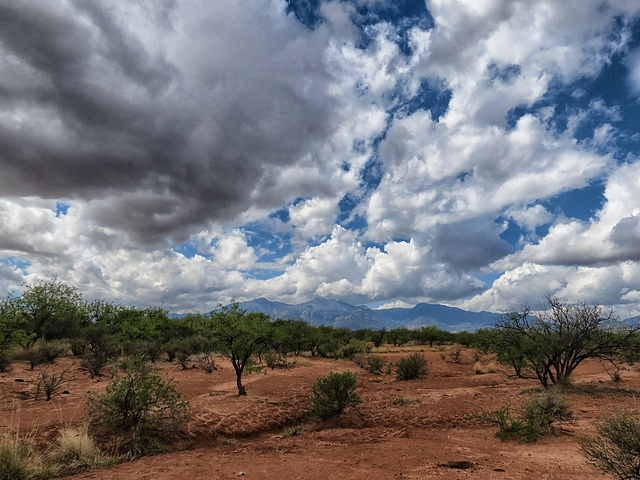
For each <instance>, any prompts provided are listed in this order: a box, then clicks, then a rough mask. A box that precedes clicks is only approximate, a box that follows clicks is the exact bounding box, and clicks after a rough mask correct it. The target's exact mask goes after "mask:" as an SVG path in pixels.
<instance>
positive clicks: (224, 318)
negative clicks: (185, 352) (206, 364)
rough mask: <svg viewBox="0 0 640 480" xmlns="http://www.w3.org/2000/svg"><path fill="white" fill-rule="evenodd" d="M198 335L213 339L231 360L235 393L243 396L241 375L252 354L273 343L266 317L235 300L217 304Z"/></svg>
mask: <svg viewBox="0 0 640 480" xmlns="http://www.w3.org/2000/svg"><path fill="white" fill-rule="evenodd" d="M201 328H202V334H203V335H204V336H205V337H207V338H210V339H212V340H213V341H215V342H216V345H217V348H216V349H217V350H218V351H219V352H220V353H221V354H222V355H224V356H226V357H228V358H229V360H231V364H232V365H233V369H234V370H235V373H236V386H237V387H238V395H246V393H247V391H246V389H245V387H244V385H243V384H242V375H243V374H244V372H245V370H246V369H247V368H248V367H250V366H251V365H252V364H253V360H252V358H251V357H252V356H253V355H257V354H258V353H260V352H262V351H263V350H266V349H268V348H269V347H271V346H272V344H273V329H272V326H271V322H270V321H269V316H268V315H265V314H264V313H253V312H251V313H249V312H247V311H245V310H241V309H240V308H239V306H238V304H237V303H234V304H233V305H231V306H222V305H221V306H219V308H218V310H216V311H214V312H211V314H210V316H209V318H208V319H207V320H206V321H205V322H203V325H202V326H201Z"/></svg>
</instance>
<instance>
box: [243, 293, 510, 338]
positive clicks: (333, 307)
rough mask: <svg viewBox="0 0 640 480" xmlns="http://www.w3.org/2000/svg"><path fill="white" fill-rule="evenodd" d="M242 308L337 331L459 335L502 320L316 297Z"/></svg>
mask: <svg viewBox="0 0 640 480" xmlns="http://www.w3.org/2000/svg"><path fill="white" fill-rule="evenodd" d="M239 306H240V308H242V309H243V310H246V311H248V312H263V313H266V314H267V315H269V316H270V317H271V318H273V319H276V318H281V319H287V320H304V321H305V322H307V323H309V324H310V325H331V326H333V327H336V328H349V329H351V330H359V329H363V328H371V329H373V330H379V329H381V328H386V329H387V330H391V329H394V328H400V327H406V328H418V327H421V326H423V325H435V326H436V327H438V328H439V329H441V330H446V331H449V332H458V331H462V330H467V331H475V330H477V329H479V328H490V327H492V326H493V325H494V324H495V323H496V321H497V320H498V319H499V318H500V314H499V313H491V312H469V311H466V310H462V309H460V308H455V307H447V306H446V305H436V304H429V303H419V304H417V305H416V306H415V307H413V308H389V309H385V310H372V309H371V308H369V307H367V306H366V305H358V306H356V305H351V304H349V303H346V302H341V301H337V300H326V299H320V298H316V299H314V300H311V301H310V302H306V303H301V304H298V305H289V304H287V303H282V302H272V301H269V300H267V299H265V298H258V299H256V300H250V301H247V302H240V304H239Z"/></svg>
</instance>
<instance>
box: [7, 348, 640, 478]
mask: <svg viewBox="0 0 640 480" xmlns="http://www.w3.org/2000/svg"><path fill="white" fill-rule="evenodd" d="M418 350H419V349H418ZM424 350H425V352H424V354H425V357H426V358H427V360H428V362H429V371H430V373H429V375H427V376H426V377H424V378H421V379H418V380H414V381H398V380H396V378H395V376H394V375H392V374H382V375H374V374H369V373H366V372H365V371H364V370H362V369H360V368H358V367H357V366H356V365H355V364H354V363H353V362H351V361H348V360H339V361H335V360H326V359H309V358H305V359H303V360H302V361H300V363H301V365H299V366H296V367H294V368H291V369H288V370H285V369H276V370H268V369H267V370H265V372H266V373H258V374H252V375H250V376H247V377H246V378H245V385H246V387H247V392H248V395H246V396H242V397H239V396H238V395H237V391H236V388H235V378H234V374H233V369H232V368H231V365H230V364H228V363H227V361H226V360H223V359H220V360H219V361H218V370H217V371H214V372H213V373H212V374H207V373H205V372H204V371H202V370H199V369H187V370H181V369H180V367H178V366H177V365H175V364H168V363H160V364H159V367H160V370H161V371H162V373H163V374H164V375H166V376H167V377H171V378H174V379H175V380H176V382H177V384H178V387H179V389H180V390H181V392H182V393H183V394H184V396H185V397H186V398H187V399H188V400H189V401H190V403H191V418H190V420H189V422H188V423H187V424H186V425H185V426H184V428H183V431H182V432H181V434H180V435H179V436H178V438H177V439H176V441H175V442H174V444H173V447H174V448H175V449H176V450H177V451H174V452H171V453H165V454H162V455H157V456H153V457H146V458H141V459H138V460H135V461H133V462H127V463H123V464H119V465H115V466H112V467H108V468H104V469H99V470H93V471H90V472H87V473H83V474H80V475H75V476H73V477H66V478H67V480H71V479H73V480H85V479H95V480H115V479H136V480H147V479H148V480H165V479H166V480H176V479H189V480H197V479H203V480H204V479H207V480H208V479H231V478H239V477H244V478H254V479H271V478H274V479H276V478H277V479H310V480H311V479H345V478H349V479H389V478H409V479H432V478H433V479H436V478H443V479H505V480H506V479H510V480H511V479H515V480H518V479H527V480H528V479H532V478H534V479H536V480H543V479H568V480H570V479H576V480H578V479H580V480H585V479H591V478H594V479H595V478H603V476H602V474H601V473H600V472H599V471H597V470H595V469H594V468H593V467H591V466H589V465H587V464H586V462H585V461H584V459H583V457H582V455H581V454H580V450H579V447H578V443H577V440H578V439H579V438H580V437H581V436H582V435H585V434H588V433H590V432H591V431H592V427H591V423H592V421H593V420H594V419H596V418H600V417H601V416H603V415H604V414H605V413H606V412H607V411H609V410H611V409H612V408H615V407H616V406H621V405H626V406H630V407H636V406H637V405H636V400H635V396H634V395H632V394H630V393H629V391H630V390H633V389H639V390H640V374H639V373H638V372H636V371H635V370H631V369H630V370H628V371H623V372H622V381H621V382H616V383H614V382H612V381H611V379H610V377H609V375H608V374H607V373H606V372H605V369H604V367H603V365H602V364H600V363H599V362H595V361H594V362H589V363H587V364H585V365H584V366H581V368H580V369H579V371H578V372H576V374H575V376H574V382H575V384H576V385H577V386H585V385H586V386H588V388H583V389H580V388H576V389H573V390H569V391H567V392H566V393H565V394H564V395H565V396H566V398H567V399H568V401H569V403H570V405H571V407H572V409H573V411H574V414H575V417H576V422H575V423H574V424H571V425H568V426H565V427H563V428H562V430H560V431H559V432H557V434H556V435H551V436H548V437H545V438H543V439H542V440H541V441H540V442H538V443H535V444H527V443H518V442H515V441H509V442H501V441H500V440H499V439H497V438H496V437H495V431H496V429H495V427H494V426H492V425H490V424H487V423H485V422H484V421H482V420H480V418H479V413H480V412H481V411H482V409H484V410H485V411H491V410H495V409H496V408H498V407H500V406H502V405H507V404H508V405H512V406H517V405H518V404H519V403H521V402H522V401H524V399H525V398H526V394H525V393H523V391H526V390H527V389H531V388H535V387H537V386H538V382H537V381H536V380H534V379H517V378H514V377H512V376H509V375H508V373H510V371H509V369H508V368H507V367H505V366H500V367H499V368H500V369H501V371H499V372H498V373H491V374H484V375H475V374H474V368H473V364H474V362H475V358H474V355H473V352H472V351H469V350H467V351H464V352H463V354H462V359H461V363H453V362H452V361H451V358H449V357H447V356H446V355H443V352H441V351H439V350H438V349H436V348H425V349H424ZM381 355H382V356H384V357H385V358H386V359H387V360H391V361H396V360H397V359H399V358H400V357H402V356H404V355H408V353H385V354H381ZM443 357H444V358H443ZM489 360H490V357H483V358H482V359H481V361H482V362H483V363H484V364H485V365H486V364H487V363H488V362H489ZM71 363H72V359H69V358H66V359H62V360H60V361H59V362H58V364H57V365H53V366H49V367H48V368H49V369H50V370H51V371H57V370H62V369H64V368H67V367H69V366H70V365H71ZM344 370H352V371H354V372H357V373H358V389H357V393H358V394H359V395H360V397H361V398H362V404H361V408H360V412H356V411H352V412H349V413H347V414H345V415H344V416H343V418H342V420H341V424H342V428H336V424H335V421H328V422H326V423H316V422H313V421H309V420H306V419H305V413H306V412H307V410H308V409H309V407H310V404H311V385H313V383H314V382H315V380H316V378H317V377H319V376H325V375H327V374H328V373H329V372H330V371H344ZM36 376H37V372H35V371H30V370H29V369H28V367H27V366H26V365H23V364H16V365H15V367H14V371H13V372H11V373H3V374H0V411H1V420H0V428H2V429H4V430H7V429H13V430H15V429H19V430H20V431H21V432H24V434H26V435H30V436H32V437H33V438H34V439H36V440H38V439H40V442H41V444H46V442H50V441H51V439H52V438H53V437H54V436H55V432H56V431H57V429H58V428H59V427H60V426H68V425H71V424H74V423H80V422H82V421H83V417H84V415H85V413H84V404H85V401H86V395H87V392H88V391H90V390H92V391H97V392H101V391H104V388H105V387H106V385H107V383H108V377H103V378H102V379H101V380H100V381H95V380H91V379H90V378H89V375H88V374H87V372H85V371H83V370H82V369H80V368H79V367H77V366H74V367H73V368H72V369H71V370H70V372H69V374H68V381H67V382H66V383H65V384H64V387H63V390H64V391H65V392H64V393H60V394H58V395H56V396H55V397H54V398H53V399H52V400H51V401H50V402H46V401H44V400H35V399H34V398H33V395H32V394H33V391H34V388H35V387H34V384H33V382H34V381H35V379H36Z"/></svg>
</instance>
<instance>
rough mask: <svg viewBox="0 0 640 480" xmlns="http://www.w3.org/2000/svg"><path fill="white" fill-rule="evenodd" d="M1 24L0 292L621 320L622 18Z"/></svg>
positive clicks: (633, 260)
mask: <svg viewBox="0 0 640 480" xmlns="http://www.w3.org/2000/svg"><path fill="white" fill-rule="evenodd" d="M636 4H637V2H633V1H627V0H618V1H605V2H603V1H601V0H566V1H563V2H558V1H556V0H527V1H524V0H522V1H518V0H486V1H481V0H447V1H445V0H427V1H426V2H424V1H411V0H403V1H397V0H396V1H391V0H389V1H386V0H351V1H339V0H332V1H321V0H289V1H285V0H247V1H246V2H216V1H212V0H190V1H187V0H159V1H156V2H142V3H138V2H133V3H132V2H127V1H124V0H110V1H107V2H105V1H102V0H100V1H98V0H95V1H91V0H89V1H86V2H74V1H66V0H52V1H48V2H42V1H40V0H24V1H21V2H12V3H9V4H5V5H0V70H1V71H2V72H3V75H2V76H1V78H0V289H1V290H2V292H4V294H9V293H10V292H13V291H17V290H19V289H20V288H21V285H22V284H24V283H25V282H26V283H31V282H35V281H37V280H39V279H49V278H52V277H53V276H57V277H58V278H59V279H60V280H63V281H65V282H68V283H70V284H73V285H75V286H77V287H78V288H79V290H80V291H81V292H82V293H83V294H84V295H85V297H86V298H88V299H93V298H106V299H109V300H112V301H115V302H119V303H125V304H136V305H141V306H146V305H163V306H164V307H165V308H167V309H169V310H170V311H175V312H186V311H193V310H201V311H206V310H207V309H210V308H213V307H214V306H215V305H217V304H218V303H219V302H227V301H229V299H231V298H232V297H235V298H236V299H238V300H248V299H253V298H257V297H266V298H268V299H270V300H275V301H284V302H289V303H299V302H304V301H307V300H310V299H312V298H314V297H323V298H332V299H336V300H344V301H348V302H351V303H356V304H370V305H375V306H382V307H384V306H395V305H400V306H410V305H414V304H416V303H418V302H431V303H445V304H448V305H454V306H459V307H462V308H466V309H470V310H490V311H498V312H499V311H503V310H505V309H509V308H517V307H518V306H520V305H522V304H524V303H529V304H532V305H534V306H535V305H538V304H539V302H540V301H542V300H543V299H544V297H545V296H546V295H557V296H560V297H562V298H564V299H567V300H569V301H576V302H577V301H585V302H588V303H599V304H603V305H606V306H607V307H611V308H614V309H615V310H616V312H618V314H619V315H620V316H630V315H638V314H640V199H639V198H640V197H639V196H638V194H637V192H638V190H639V186H640V160H639V154H640V5H636Z"/></svg>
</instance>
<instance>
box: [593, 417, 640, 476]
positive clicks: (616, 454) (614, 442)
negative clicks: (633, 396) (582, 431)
mask: <svg viewBox="0 0 640 480" xmlns="http://www.w3.org/2000/svg"><path fill="white" fill-rule="evenodd" d="M596 433H597V436H595V437H591V438H586V439H583V440H582V441H581V442H580V446H581V448H582V451H583V453H584V455H585V457H586V458H587V461H588V462H589V463H591V464H592V465H595V466H596V467H598V468H600V469H601V470H602V471H603V472H606V473H610V474H611V475H613V476H614V477H615V478H617V479H619V480H631V479H640V415H639V414H638V413H637V412H631V411H628V410H618V411H616V412H614V413H612V414H611V415H609V416H608V417H606V418H605V419H604V420H602V421H600V422H597V423H596Z"/></svg>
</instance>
